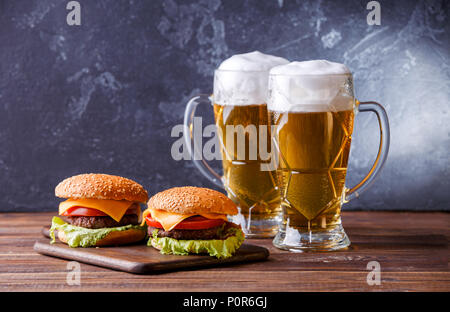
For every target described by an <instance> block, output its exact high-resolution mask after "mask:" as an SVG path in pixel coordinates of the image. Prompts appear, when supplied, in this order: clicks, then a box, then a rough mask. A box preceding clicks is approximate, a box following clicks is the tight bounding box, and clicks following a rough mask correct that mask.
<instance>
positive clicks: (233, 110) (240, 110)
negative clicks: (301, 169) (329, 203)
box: [184, 69, 281, 238]
mask: <svg viewBox="0 0 450 312" xmlns="http://www.w3.org/2000/svg"><path fill="white" fill-rule="evenodd" d="M268 75H269V72H268V71H233V70H221V69H217V70H216V71H215V72H214V94H213V95H212V96H209V95H199V96H196V97H194V98H192V99H191V100H190V101H189V102H188V104H187V107H186V111H185V116H184V124H185V127H184V129H185V133H184V138H185V140H186V145H187V147H188V150H189V153H190V155H191V157H192V156H195V155H193V151H192V146H191V145H194V148H195V145H196V144H198V143H197V142H196V140H195V138H194V135H193V127H194V115H195V111H196V108H197V105H198V104H199V103H207V104H209V105H211V104H212V106H213V111H214V119H215V124H216V129H217V132H216V133H217V138H218V140H219V144H220V149H221V151H220V152H221V156H222V167H223V174H222V175H220V174H218V173H217V172H215V171H214V170H213V169H212V168H211V167H210V166H209V165H208V163H207V162H206V161H205V160H204V159H203V157H193V161H194V164H195V166H196V167H197V168H198V169H199V170H200V172H201V173H202V174H203V175H204V176H205V177H206V178H208V179H209V180H210V181H211V182H213V183H214V184H215V185H217V186H219V187H221V188H223V189H225V190H226V192H227V194H228V197H229V198H231V199H232V200H233V201H234V202H235V203H236V205H237V206H238V209H239V214H238V215H237V216H230V221H232V222H234V223H237V224H240V225H241V227H242V229H243V231H244V233H245V235H246V237H250V238H262V237H274V236H275V234H276V233H277V229H278V224H279V222H280V221H281V215H280V214H281V207H280V192H279V190H278V188H277V185H276V183H275V179H276V168H274V169H273V170H271V171H270V170H268V171H267V170H266V171H265V170H261V166H262V165H264V164H265V163H269V162H270V149H271V135H270V133H269V132H268V131H266V129H267V125H268V112H267V104H266V98H267V84H268ZM237 79H238V80H239V81H244V83H243V84H242V85H238V86H235V88H230V87H229V85H230V83H235V82H237ZM236 88H238V90H237V89H236ZM255 95H260V96H259V99H258V98H255ZM260 130H263V131H260ZM191 141H193V142H191ZM192 143H193V144H192ZM230 143H231V144H230ZM198 150H199V151H200V150H201V147H199V148H198ZM260 150H267V151H268V152H269V153H268V155H267V157H263V156H262V153H260ZM255 152H256V153H255ZM194 154H195V153H194ZM198 156H199V155H198ZM196 158H197V159H196Z"/></svg>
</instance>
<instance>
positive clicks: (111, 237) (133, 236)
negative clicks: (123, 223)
mask: <svg viewBox="0 0 450 312" xmlns="http://www.w3.org/2000/svg"><path fill="white" fill-rule="evenodd" d="M146 235H147V233H146V231H145V230H137V229H129V230H125V231H114V232H110V233H108V234H107V235H106V236H105V237H103V238H102V239H100V240H98V241H97V243H96V244H95V246H92V247H100V246H114V245H126V244H131V243H135V242H139V241H141V240H143V239H144V238H145V236H146ZM58 239H59V240H60V241H61V242H63V243H65V244H67V236H66V233H65V232H64V231H62V230H58Z"/></svg>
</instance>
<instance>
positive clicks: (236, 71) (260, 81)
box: [214, 51, 289, 105]
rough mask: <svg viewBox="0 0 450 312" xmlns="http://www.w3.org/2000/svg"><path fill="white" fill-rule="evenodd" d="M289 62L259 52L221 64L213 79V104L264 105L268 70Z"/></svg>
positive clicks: (238, 55)
mask: <svg viewBox="0 0 450 312" xmlns="http://www.w3.org/2000/svg"><path fill="white" fill-rule="evenodd" d="M288 63H289V61H288V60H286V59H284V58H282V57H278V56H273V55H268V54H264V53H261V52H259V51H254V52H250V53H244V54H236V55H233V56H232V57H230V58H228V59H226V60H225V61H223V62H222V64H220V66H219V68H218V70H217V71H216V73H215V76H214V102H215V103H217V104H221V105H251V104H263V103H267V84H268V77H269V70H270V69H271V68H273V67H274V66H277V65H283V64H288Z"/></svg>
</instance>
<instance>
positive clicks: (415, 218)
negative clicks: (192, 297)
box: [0, 212, 450, 292]
mask: <svg viewBox="0 0 450 312" xmlns="http://www.w3.org/2000/svg"><path fill="white" fill-rule="evenodd" d="M52 215H54V214H52V213H0V290H2V291H35V290H40V291H47V290H52V291H283V292H284V291H450V273H449V266H448V260H449V249H448V239H449V234H450V232H449V225H450V214H449V213H413V212H344V214H343V223H344V227H345V229H346V231H347V233H348V235H349V237H350V240H351V241H352V246H351V248H350V249H349V250H346V251H339V252H329V253H289V252H285V251H281V250H278V249H277V248H275V247H273V246H272V242H271V240H270V239H267V240H251V243H253V244H256V245H261V246H264V247H266V248H268V249H269V250H270V253H271V255H270V257H269V260H268V261H264V262H256V263H247V264H240V265H234V266H228V267H216V268H210V269H203V270H191V271H181V272H170V273H164V274H158V275H133V274H129V273H124V272H117V271H112V270H108V269H104V268H101V267H96V266H92V265H87V264H81V286H69V285H67V283H66V278H67V273H68V272H69V271H68V269H67V267H66V265H67V261H65V260H61V259H58V258H52V257H46V256H43V255H40V254H37V253H36V252H34V251H33V244H34V242H35V240H36V238H40V237H41V234H40V231H41V228H42V226H43V225H46V224H49V221H50V219H51V216H52ZM370 261H378V262H379V263H380V266H381V285H374V286H369V285H368V284H367V275H368V273H369V270H367V264H368V263H369V262H370Z"/></svg>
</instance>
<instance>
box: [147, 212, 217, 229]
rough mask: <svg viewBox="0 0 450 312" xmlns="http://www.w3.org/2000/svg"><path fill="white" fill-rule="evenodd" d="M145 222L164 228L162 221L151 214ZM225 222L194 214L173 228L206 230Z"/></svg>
mask: <svg viewBox="0 0 450 312" xmlns="http://www.w3.org/2000/svg"><path fill="white" fill-rule="evenodd" d="M145 222H146V223H147V225H148V226H151V227H155V228H158V229H162V228H163V227H162V225H161V223H159V222H158V221H156V220H154V219H152V218H151V217H150V215H148V216H146V217H145ZM224 223H225V220H222V219H208V218H205V217H202V216H192V217H189V218H187V219H184V220H183V221H181V222H180V223H178V224H177V225H176V226H175V227H174V228H173V229H174V230H204V229H210V228H213V227H216V226H219V225H222V224H224Z"/></svg>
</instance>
